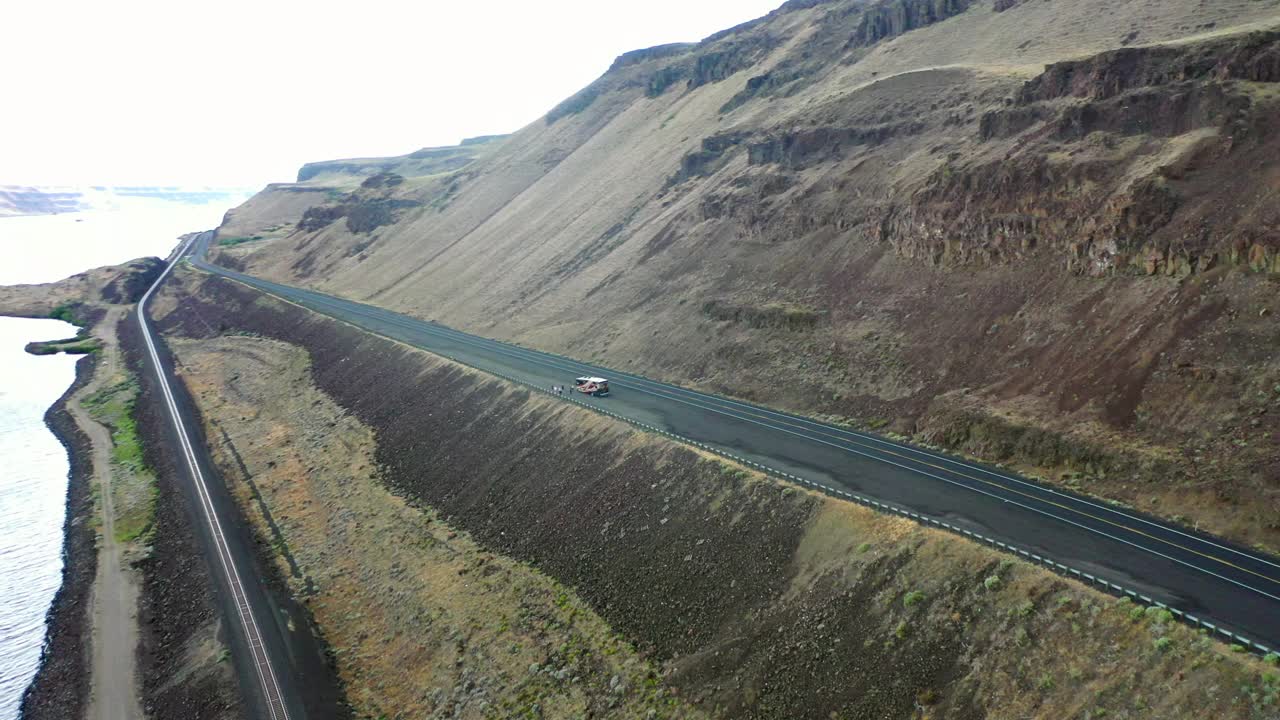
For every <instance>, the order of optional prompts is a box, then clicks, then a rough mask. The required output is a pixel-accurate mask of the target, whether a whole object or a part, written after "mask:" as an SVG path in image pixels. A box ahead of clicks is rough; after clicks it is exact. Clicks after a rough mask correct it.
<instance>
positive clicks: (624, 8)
mask: <svg viewBox="0 0 1280 720" xmlns="http://www.w3.org/2000/svg"><path fill="white" fill-rule="evenodd" d="M779 4H781V0H627V1H626V2H621V1H617V2H615V1H612V0H606V1H604V2H601V1H599V0H595V1H589V0H557V1H555V2H519V1H516V0H496V1H493V2H478V1H476V0H472V1H470V2H468V1H467V0H454V1H449V2H442V1H440V0H427V1H423V0H418V1H416V2H415V1H414V0H400V1H395V0H359V1H357V0H346V1H344V2H326V1H325V0H307V1H305V2H303V1H300V0H216V1H215V0H206V1H205V2H192V1H191V0H162V1H155V0H92V1H83V0H79V1H77V2H66V1H65V0H40V1H30V2H13V3H8V4H7V5H6V8H5V19H4V22H3V24H2V25H0V67H3V68H4V69H5V73H4V75H5V79H4V81H3V84H0V183H7V184H77V183H105V184H183V183H187V184H209V185H226V184H230V185H258V184H262V183H265V182H272V181H282V180H292V179H293V177H294V173H295V172H296V170H297V168H298V166H299V165H301V164H302V163H303V162H307V161H310V160H324V159H330V158H337V157H352V156H363V155H393V154H400V153H405V152H409V151H412V150H415V149H417V148H419V147H424V146H428V145H448V144H453V143H456V142H457V141H458V140H460V139H461V138H463V137H465V136H472V135H482V134H489V133H501V132H510V131H513V130H516V129H517V128H519V127H522V126H524V125H526V124H528V123H529V122H532V121H533V120H535V119H537V118H538V117H540V116H541V115H542V114H543V113H545V112H546V111H547V110H549V109H550V108H551V107H552V106H553V105H555V104H556V103H557V102H559V101H560V100H562V99H564V98H565V97H568V96H569V95H570V94H572V93H573V92H575V91H576V90H578V89H579V88H581V87H582V86H584V85H586V84H587V83H589V82H590V81H591V80H593V79H595V78H596V77H597V76H599V75H600V74H601V73H602V72H604V70H605V69H606V68H607V67H608V66H609V63H610V62H612V61H613V58H614V57H616V56H617V55H619V54H621V53H622V52H625V51H627V50H633V49H636V48H640V47H648V46H651V45H657V44H660V43H666V42H676V41H688V40H698V39H701V38H703V37H705V36H706V35H709V34H711V33H713V32H715V31H717V30H721V29H724V28H727V27H730V26H732V25H736V24H737V23H739V22H743V21H746V20H749V19H751V18H754V17H758V16H760V15H763V14H765V13H766V12H768V11H769V10H771V9H773V8H774V7H775V6H777V5H779Z"/></svg>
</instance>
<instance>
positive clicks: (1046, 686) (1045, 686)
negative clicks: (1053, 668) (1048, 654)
mask: <svg viewBox="0 0 1280 720" xmlns="http://www.w3.org/2000/svg"><path fill="white" fill-rule="evenodd" d="M1053 685H1054V682H1053V675H1051V674H1049V673H1045V674H1043V675H1041V676H1040V682H1038V683H1036V686H1037V687H1039V688H1040V689H1041V690H1052V689H1053Z"/></svg>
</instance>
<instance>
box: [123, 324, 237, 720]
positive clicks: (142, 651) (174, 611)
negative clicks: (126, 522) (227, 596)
mask: <svg viewBox="0 0 1280 720" xmlns="http://www.w3.org/2000/svg"><path fill="white" fill-rule="evenodd" d="M141 344H142V339H141V337H140V336H139V333H138V330H137V323H136V322H134V321H133V319H132V318H129V319H127V320H126V321H125V322H122V323H121V324H120V345H121V348H122V350H123V351H124V356H125V362H126V365H127V366H128V368H129V370H130V372H132V373H133V374H134V376H135V377H137V378H138V383H139V394H138V398H137V401H136V403H135V409H134V419H135V421H136V422H137V427H138V434H139V435H140V436H141V438H142V441H143V442H142V446H143V458H144V460H145V462H146V465H147V466H148V467H149V468H151V469H152V470H153V471H154V473H155V476H156V478H157V483H156V494H155V509H154V514H153V519H152V530H151V533H152V539H151V547H150V551H149V553H148V554H147V556H146V557H145V558H143V559H141V560H140V561H138V562H137V564H136V567H137V569H138V570H139V571H140V572H141V576H142V590H141V597H140V600H139V608H138V620H139V647H138V648H137V652H138V656H139V662H138V671H139V674H140V675H141V687H142V702H143V706H144V710H145V712H146V713H147V716H148V718H149V720H169V719H172V720H197V719H198V720H242V719H243V718H246V717H247V715H246V714H245V712H244V707H243V703H242V699H241V691H240V688H239V685H238V681H237V677H236V674H235V673H234V672H233V670H232V667H231V663H229V662H227V661H226V660H227V654H226V650H225V648H226V643H227V639H226V630H225V629H224V627H223V624H222V621H221V614H220V612H219V609H218V606H217V604H216V602H215V600H214V588H213V583H212V580H211V578H210V575H209V569H208V566H207V564H206V561H205V559H204V558H203V557H202V555H201V548H200V546H199V545H198V543H197V541H196V537H195V532H194V530H193V528H194V527H195V521H194V516H193V515H192V513H191V509H190V508H189V506H188V502H187V500H186V498H185V497H184V495H183V494H182V492H181V489H180V488H179V487H178V486H177V484H176V481H175V480H174V478H175V477H176V476H177V472H178V471H177V467H176V465H175V463H174V453H175V452H176V450H175V449H173V448H170V447H168V446H167V445H166V439H167V437H168V436H167V434H166V433H165V427H166V425H165V422H166V419H165V417H164V415H163V414H162V410H161V406H160V403H159V401H158V400H157V399H156V395H157V393H158V390H156V387H155V380H154V377H153V376H152V375H151V374H150V373H149V372H145V371H144V370H145V368H144V367H143V366H142V364H141V359H140V358H141V353H142V349H141V347H142V345H141Z"/></svg>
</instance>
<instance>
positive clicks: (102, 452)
mask: <svg viewBox="0 0 1280 720" xmlns="http://www.w3.org/2000/svg"><path fill="white" fill-rule="evenodd" d="M124 312H125V310H124V308H112V309H111V310H110V311H109V312H108V313H107V316H106V317H105V318H103V319H102V321H101V322H100V323H99V324H98V328H97V330H96V332H95V334H96V335H97V336H98V337H100V338H101V339H102V341H103V344H104V348H103V352H102V355H101V357H102V365H101V366H100V367H99V368H98V372H97V373H95V376H94V379H93V381H92V382H90V383H89V384H88V385H87V386H85V388H84V389H83V390H81V391H80V392H78V393H76V395H75V396H74V397H72V398H71V401H70V402H69V403H68V404H67V409H68V410H69V411H70V412H71V415H72V417H74V418H75V420H76V423H77V424H78V425H79V426H80V428H81V429H83V430H84V432H85V434H86V435H88V436H89V439H90V440H91V441H92V442H93V477H94V482H95V483H96V485H97V487H98V488H99V492H98V498H99V501H100V503H101V505H100V509H101V520H102V532H101V534H100V538H101V539H100V545H99V548H98V573H97V577H96V578H95V579H94V589H93V641H92V649H93V658H92V663H91V677H92V679H91V683H92V688H93V691H92V695H91V697H90V700H89V713H88V720H135V719H140V718H143V717H145V715H143V713H142V704H141V703H140V702H139V699H138V681H137V659H136V653H135V649H136V648H137V647H138V620H137V608H138V583H137V579H136V578H135V577H134V574H133V572H132V571H131V570H130V569H129V568H128V567H127V566H126V562H125V548H124V546H123V545H122V544H121V543H120V542H118V541H117V540H116V533H115V509H114V507H113V502H112V498H111V490H110V488H111V432H110V431H109V430H107V428H105V427H103V426H102V425H101V424H100V423H98V422H97V421H96V420H94V419H93V417H92V416H91V415H90V414H89V411H88V410H86V409H85V407H84V405H83V400H84V399H85V398H86V397H88V396H90V395H92V394H93V393H94V392H97V391H98V390H99V389H100V388H102V387H104V386H106V385H107V384H108V383H111V382H114V381H115V378H116V376H117V374H118V373H119V363H120V352H119V347H118V345H117V342H116V324H117V323H118V322H119V321H120V319H121V318H122V317H124Z"/></svg>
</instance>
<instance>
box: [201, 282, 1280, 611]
mask: <svg viewBox="0 0 1280 720" xmlns="http://www.w3.org/2000/svg"><path fill="white" fill-rule="evenodd" d="M214 272H216V273H218V274H222V272H221V269H220V268H218V269H214ZM245 277H249V276H245ZM232 279H234V278H232ZM249 279H250V280H254V278H251V277H250V278H249ZM246 284H249V285H250V286H251V287H254V288H255V289H257V290H260V291H263V292H267V293H268V294H276V293H274V292H273V291H271V290H269V289H266V288H264V287H260V286H257V285H255V284H254V283H253V282H249V283H246ZM286 299H287V298H286ZM309 299H310V300H311V302H312V303H314V304H317V305H328V306H329V307H331V308H335V309H338V310H341V311H345V312H348V313H351V314H353V315H357V316H361V315H363V316H364V318H365V319H367V320H371V321H374V322H380V323H384V324H386V325H390V326H392V327H397V328H399V329H401V330H405V331H410V332H415V331H416V332H422V333H426V334H428V335H434V336H436V337H440V336H441V335H445V337H443V338H441V339H444V340H446V341H449V340H452V341H455V342H461V343H464V344H469V345H473V346H476V347H478V348H480V349H481V350H482V351H488V352H491V353H494V354H503V355H507V356H508V357H512V358H515V359H517V360H523V361H525V362H531V363H535V364H540V365H545V366H547V367H551V368H554V369H557V370H563V369H565V368H563V367H559V366H556V365H554V364H552V363H548V362H546V361H544V360H542V359H541V358H540V357H538V356H537V355H536V354H534V352H533V351H529V350H526V349H523V348H518V347H517V346H511V345H509V344H506V343H501V341H495V340H487V339H480V338H475V337H473V336H469V335H466V334H465V333H461V332H460V331H453V330H450V329H448V328H443V326H439V325H435V324H434V323H432V324H429V327H424V324H421V323H418V322H417V321H414V320H412V319H410V318H404V319H400V318H398V317H389V318H381V317H373V316H371V315H369V314H368V310H364V311H362V310H361V307H360V306H359V304H358V303H352V305H355V306H356V307H350V306H347V305H344V304H341V303H338V302H334V301H332V300H327V299H326V298H323V297H321V298H315V297H312V298H309ZM369 310H373V308H369ZM321 312H323V311H321ZM441 330H444V331H445V332H440V331H441ZM448 333H456V335H449V334H448ZM393 339H394V338H393ZM486 342H487V343H495V344H500V345H504V346H505V347H509V348H515V349H517V350H519V351H520V352H518V353H517V352H509V351H503V350H500V349H495V348H493V347H490V346H486V344H484V343H486ZM410 344H412V343H410ZM423 349H426V348H423ZM428 352H431V351H430V350H428ZM570 362H571V363H572V364H576V365H577V366H578V367H589V366H585V365H582V364H581V363H576V361H570ZM463 364H467V363H463ZM486 372H489V371H486ZM611 372H612V371H611ZM613 374H614V375H615V376H622V377H635V376H630V375H628V374H627V373H613ZM639 380H640V382H645V383H650V384H654V383H652V381H646V380H644V379H643V378H639ZM516 382H519V383H520V384H526V383H524V382H522V381H516ZM655 386H658V387H661V388H664V389H666V388H668V387H670V389H672V390H677V391H680V392H685V393H688V394H693V395H695V396H698V397H703V398H708V399H709V400H711V401H721V400H723V401H724V402H726V403H728V404H733V405H739V406H741V407H748V408H752V409H757V410H762V411H764V412H766V413H768V414H771V415H775V416H779V417H785V418H791V419H795V420H800V421H802V422H805V423H806V424H808V425H811V426H813V427H819V428H823V427H826V426H822V425H818V424H816V423H813V421H808V420H804V419H803V418H798V417H795V416H789V415H785V414H781V413H776V412H773V411H769V410H765V409H763V408H758V407H757V406H752V405H746V404H743V403H738V402H736V401H732V400H727V399H722V398H716V397H714V396H709V395H705V394H703V393H698V392H696V391H688V390H685V389H683V388H676V387H674V386H659V385H656V384H655ZM624 387H626V386H625V385H624ZM630 387H631V389H634V390H639V391H640V392H644V393H646V394H649V395H654V396H656V397H660V398H664V399H667V400H674V401H676V402H682V403H684V404H686V405H691V406H693V407H697V408H700V409H703V410H707V411H710V412H713V413H717V414H721V415H725V416H727V417H731V418H733V419H736V420H740V421H742V422H746V423H751V424H755V425H760V426H762V427H765V428H768V429H770V430H775V431H779V432H784V433H788V434H791V435H795V436H797V437H801V438H804V439H807V440H810V441H812V442H817V443H821V444H824V445H829V446H832V447H835V448H837V449H839V450H843V451H845V452H850V453H853V454H857V455H862V456H864V457H867V458H869V459H872V460H875V461H878V462H883V463H885V464H888V465H893V466H895V467H899V468H902V469H904V470H907V471H909V472H915V473H917V474H921V475H925V476H927V477H932V478H934V479H937V480H941V481H943V482H947V483H949V484H952V485H957V486H959V487H962V488H964V489H968V490H971V491H973V492H977V493H980V494H983V495H988V496H990V497H992V498H995V499H998V500H1002V501H1003V502H1005V503H1009V504H1012V505H1016V506H1019V507H1022V508H1023V509H1025V510H1028V511H1030V512H1034V513H1037V514H1040V515H1044V516H1046V517H1050V518H1053V519H1056V520H1059V521H1061V522H1065V523H1067V524H1069V525H1073V526H1075V527H1078V528H1080V529H1083V530H1085V531H1088V532H1093V533H1095V534H1098V535H1101V536H1103V537H1107V538H1109V539H1112V540H1115V541H1117V542H1120V543H1123V544H1125V545H1129V546H1131V547H1134V548H1136V549H1138V550H1141V551H1144V552H1148V553H1151V554H1153V555H1156V556H1158V557H1162V558H1164V559H1166V560H1169V561H1171V562H1174V563H1177V564H1179V565H1183V566H1185V567H1188V568H1191V569H1192V570H1196V571H1199V572H1203V573H1205V574H1207V575H1210V576H1213V577H1216V578H1218V579H1220V580H1224V581H1226V582H1228V583H1231V584H1234V585H1236V586H1239V587H1241V588H1244V589H1246V590H1250V591H1252V592H1256V593H1258V594H1260V595H1264V596H1266V597H1268V598H1271V599H1273V600H1280V597H1276V596H1275V595H1271V594H1270V593H1267V592H1265V591H1263V590H1259V589H1258V588H1255V587H1252V586H1249V585H1246V584H1245V583H1242V582H1240V581H1238V580H1234V579H1232V578H1229V577H1225V576H1223V575H1220V574H1218V573H1215V572H1213V571H1210V570H1206V569H1204V568H1202V567H1199V566H1197V565H1193V564H1191V563H1188V562H1186V561H1183V560H1180V559H1178V558H1175V557H1172V556H1169V555H1167V554H1165V553H1161V552H1159V551H1156V550H1152V549H1150V548H1147V547H1144V546H1142V545H1139V544H1137V543H1134V542H1132V541H1129V540H1125V539H1124V538H1120V537H1117V536H1115V535H1112V534H1110V533H1106V532H1102V531H1100V530H1097V529H1095V528H1092V527H1089V526H1087V525H1083V524H1081V523H1078V522H1075V521H1072V520H1068V519H1067V518H1064V517H1061V516H1058V515H1054V514H1053V513H1049V512H1046V511H1044V510H1039V509H1037V508H1034V507H1031V506H1028V505H1026V504H1024V503H1022V502H1019V501H1016V500H1008V499H1005V498H1002V497H1000V496H998V495H995V494H993V493H991V492H988V491H985V490H981V489H979V488H976V487H973V486H971V485H967V484H964V483H960V482H956V481H953V480H949V479H947V478H944V477H941V476H938V475H935V474H933V473H930V472H926V471H923V470H920V469H918V468H914V467H911V466H908V465H903V464H901V463H897V462H894V461H892V460H887V459H885V458H882V457H879V456H876V455H870V454H868V453H865V452H861V451H858V450H855V449H853V448H851V447H845V446H841V445H837V444H835V443H832V442H828V441H825V440H822V439H820V438H816V437H812V436H809V435H804V434H802V433H798V432H794V431H791V430H787V429H786V428H781V427H777V426H773V425H769V424H766V423H763V422H760V421H758V420H754V419H751V418H744V417H741V416H738V415H732V414H730V413H728V412H726V411H724V410H722V409H719V408H716V407H707V406H704V405H699V404H696V403H693V402H691V401H689V400H685V399H683V398H679V397H673V396H671V395H664V394H661V393H658V392H654V391H651V390H648V389H646V388H642V387H635V386H634V385H633V386H630ZM586 407H594V406H586ZM605 412H606V414H609V413H608V411H605ZM617 417H619V419H622V420H625V421H627V422H629V423H632V424H642V423H639V422H638V421H635V420H632V419H630V418H626V417H622V416H617ZM832 429H835V430H838V431H840V432H845V433H847V434H852V435H854V436H855V437H861V438H863V439H870V440H874V441H875V442H877V443H880V444H882V445H886V446H889V447H893V448H898V449H905V450H909V451H912V452H914V453H916V454H917V455H924V456H925V457H930V458H935V459H939V460H944V461H947V462H949V463H952V464H955V465H959V466H961V467H966V468H970V469H975V470H979V471H982V472H986V473H987V474H990V475H992V476H994V477H1004V478H1006V479H1010V480H1014V481H1015V482H1018V483H1020V484H1022V485H1026V486H1028V487H1032V488H1035V489H1039V490H1046V491H1048V492H1050V493H1052V494H1054V495H1058V496H1060V497H1062V498H1065V499H1067V500H1073V501H1079V502H1083V503H1084V504H1086V505H1093V506H1096V507H1099V508H1101V509H1103V510H1107V511H1109V512H1111V513H1112V514H1115V515H1118V516H1120V517H1125V518H1132V519H1135V520H1138V521H1141V522H1144V523H1146V524H1148V525H1153V526H1155V527H1159V528H1162V529H1165V530H1170V531H1172V532H1174V533H1176V534H1179V535H1182V536H1184V537H1187V538H1190V539H1192V540H1196V541H1199V542H1205V543H1206V544H1209V545H1213V546H1215V547H1220V548H1222V549H1226V550H1229V551H1231V552H1235V553H1237V554H1240V555H1242V556H1244V557H1249V558H1253V559H1257V560H1261V558H1257V557H1256V556H1253V555H1249V554H1247V553H1241V552H1239V551H1237V550H1235V549H1233V548H1230V547H1226V546H1220V545H1217V544H1216V543H1213V542H1210V541H1205V540H1203V539H1202V538H1198V537H1196V536H1193V535H1188V534H1187V533H1182V532H1179V531H1177V530H1176V529H1174V528H1169V527H1166V526H1164V525H1160V524H1158V523H1153V522H1150V521H1147V520H1144V519H1143V518H1140V517H1137V516H1131V515H1128V514H1126V513H1122V512H1119V511H1117V510H1115V508H1111V507H1106V506H1098V505H1096V504H1095V503H1090V502H1087V501H1083V500H1081V499H1080V498H1076V497H1074V496H1070V495H1065V494H1062V493H1058V492H1057V491H1055V490H1053V489H1052V488H1047V487H1041V486H1038V485H1035V484H1034V483H1028V482H1025V481H1021V480H1018V479H1017V478H1012V477H1008V476H1003V475H1000V474H997V473H991V472H990V471H987V470H985V469H984V468H981V467H978V466H975V465H969V464H966V463H960V462H957V461H954V460H952V459H950V458H947V457H946V456H943V455H933V454H931V453H925V452H923V451H920V450H918V449H916V448H913V447H911V446H909V445H898V444H896V443H891V442H888V441H885V440H881V439H879V438H875V437H874V436H862V435H858V434H854V433H850V432H849V431H844V430H841V429H839V428H832ZM810 432H813V433H815V434H819V435H827V434H826V433H824V432H820V431H816V430H810ZM827 436H828V437H834V436H831V435H827ZM672 437H677V438H679V437H680V436H677V435H672ZM686 442H689V443H691V444H693V445H695V446H697V447H700V448H703V449H707V450H711V451H713V452H716V453H718V454H721V455H728V456H729V457H734V456H732V455H731V454H729V453H726V452H725V451H723V450H719V449H716V448H712V447H710V446H708V445H706V444H703V443H700V442H697V441H692V440H686ZM846 442H847V441H846ZM791 477H794V476H791ZM795 479H797V480H800V481H801V482H804V483H806V484H809V485H816V483H812V482H810V481H808V480H805V479H802V478H798V477H795ZM817 486H818V487H824V486H821V485H817ZM872 502H873V503H874V504H875V505H876V506H877V507H882V508H884V509H886V510H889V511H892V512H896V513H899V514H902V515H907V514H908V513H907V511H904V510H901V509H899V508H895V507H891V506H888V505H881V504H880V503H875V502H874V501H872ZM1072 512H1078V511H1075V510H1072ZM917 517H919V516H917ZM1126 529H1127V528H1126ZM963 532H964V533H965V534H966V535H968V536H970V537H977V538H981V539H982V540H984V541H986V542H989V543H995V542H996V541H995V540H993V539H991V538H987V537H985V536H982V535H975V534H973V533H970V532H969V531H967V530H965V531H963ZM1164 542H1167V541H1164ZM1170 544H1172V543H1170ZM1000 546H1001V547H1005V548H1009V546H1006V545H1004V544H1003V543H1000ZM1175 547H1179V546H1176V545H1175ZM1009 549H1011V548H1009ZM1184 549H1185V548H1184ZM1210 559H1215V560H1216V559H1217V558H1212V556H1210ZM1220 562H1221V561H1220ZM1263 562H1264V563H1267V564H1273V563H1269V562H1267V561H1265V560H1263ZM1046 565H1047V566H1049V567H1055V566H1056V567H1057V568H1058V569H1060V570H1062V571H1069V572H1074V573H1075V574H1076V575H1080V574H1081V573H1080V572H1079V571H1078V570H1075V569H1074V568H1069V567H1068V566H1066V565H1063V564H1061V563H1057V562H1053V561H1046ZM1277 567H1280V566H1277ZM1264 579H1269V578H1264ZM1105 584H1107V585H1109V586H1111V587H1112V588H1114V589H1115V590H1117V591H1120V590H1122V588H1121V587H1120V586H1118V585H1115V584H1113V583H1105ZM1124 592H1126V593H1127V594H1129V595H1132V596H1134V597H1137V594H1136V593H1134V592H1133V591H1131V590H1124Z"/></svg>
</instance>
